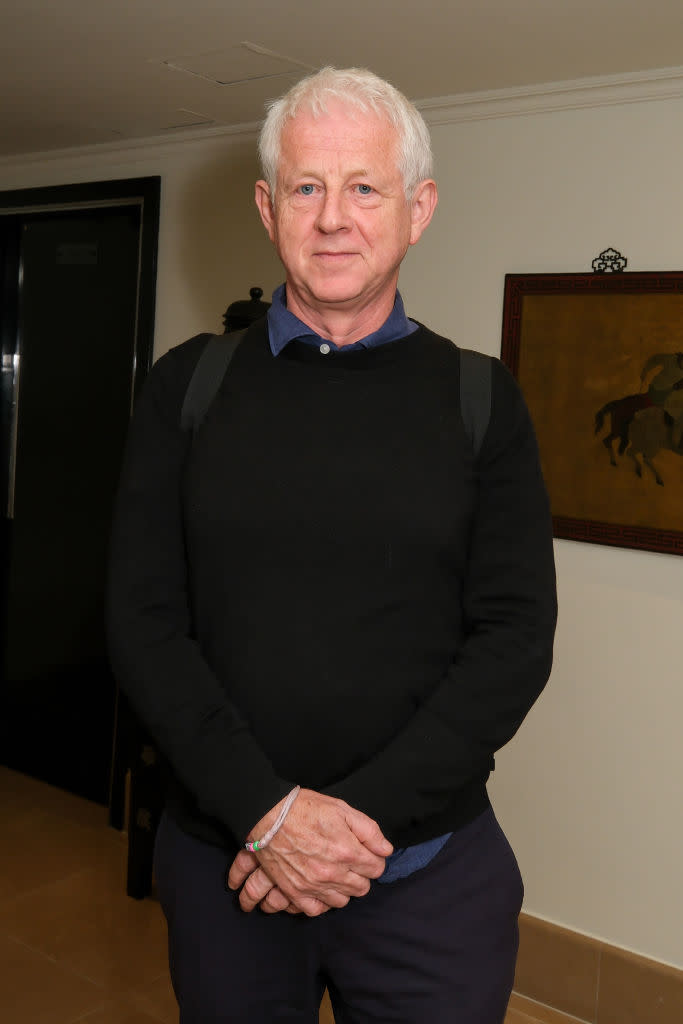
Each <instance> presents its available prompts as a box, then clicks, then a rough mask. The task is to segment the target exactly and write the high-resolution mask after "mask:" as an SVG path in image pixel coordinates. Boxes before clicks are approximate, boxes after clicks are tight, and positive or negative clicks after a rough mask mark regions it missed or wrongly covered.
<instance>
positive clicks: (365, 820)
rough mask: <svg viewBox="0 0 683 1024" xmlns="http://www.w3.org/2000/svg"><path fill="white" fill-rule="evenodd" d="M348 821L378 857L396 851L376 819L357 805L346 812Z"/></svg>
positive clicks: (360, 840)
mask: <svg viewBox="0 0 683 1024" xmlns="http://www.w3.org/2000/svg"><path fill="white" fill-rule="evenodd" d="M346 823H347V825H348V826H349V828H350V829H351V831H352V832H353V834H354V835H355V837H356V839H358V841H359V842H361V843H362V844H363V846H365V847H366V849H368V850H370V852H371V853H374V854H376V855H377V856H378V857H388V856H389V855H390V854H392V853H393V852H394V847H393V846H392V845H391V843H390V842H389V840H388V839H386V838H385V836H384V835H383V834H382V830H381V828H380V827H379V825H378V824H377V822H376V821H373V819H372V818H369V817H368V816H367V814H363V812H362V811H357V810H356V809H355V807H349V808H348V812H347V814H346Z"/></svg>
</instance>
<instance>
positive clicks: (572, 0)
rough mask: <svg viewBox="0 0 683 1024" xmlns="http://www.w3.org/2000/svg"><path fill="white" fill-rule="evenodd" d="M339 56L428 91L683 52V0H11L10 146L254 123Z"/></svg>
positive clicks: (1, 35)
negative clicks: (312, 71) (271, 103)
mask: <svg viewBox="0 0 683 1024" xmlns="http://www.w3.org/2000/svg"><path fill="white" fill-rule="evenodd" d="M245 42H247V43H249V44H250V46H249V47H245V46H244V45H243V44H244V43H245ZM263 51H265V52H263ZM323 64H334V65H336V66H338V67H346V66H350V65H356V66H364V67H370V68H372V69H373V70H374V71H376V72H378V73H379V74H381V75H383V76H384V77H386V78H388V79H389V80H390V81H393V82H394V83H395V84H396V85H397V86H398V87H399V88H400V89H402V90H403V91H404V92H405V93H406V94H407V95H408V96H410V97H411V98H412V99H415V100H420V99H426V98H428V97H434V96H453V95H457V94H461V93H470V92H475V91H479V90H492V89H505V88H512V87H518V86H524V85H534V84H538V83H545V82H555V81H564V80H572V79H578V78H583V77H587V76H591V77H592V76H603V75H615V74H627V73H629V72H636V71H646V70H650V69H655V68H666V67H675V66H680V65H681V64H683V0H315V2H314V3H307V2H306V0H299V2H293V0H246V2H244V3H241V4H237V3H236V2H235V0H111V2H109V3H106V4H105V3H104V2H103V0H2V6H1V8H0V97H2V99H1V100H0V154H5V155H9V154H15V153H25V152H31V151H41V150H49V149H56V148H63V147H68V146H79V145H85V144H89V143H100V142H109V143H111V142H115V141H117V140H119V141H123V140H124V139H132V138H140V137H144V136H157V135H164V134H168V135H174V134H177V133H178V132H182V131H183V130H185V129H186V128H187V127H188V126H192V125H194V126H197V125H202V124H207V123H208V124H215V125H237V124H243V123H251V122H254V121H258V120H259V119H260V118H261V117H262V114H263V104H264V102H265V101H266V100H267V99H268V98H271V97H274V96H277V95H279V94H280V93H281V92H283V91H284V90H285V89H286V88H287V87H288V85H289V84H290V83H291V82H293V81H295V80H296V79H297V78H298V77H300V75H301V74H302V73H305V71H306V69H307V68H309V67H310V68H313V67H320V66H322V65H323Z"/></svg>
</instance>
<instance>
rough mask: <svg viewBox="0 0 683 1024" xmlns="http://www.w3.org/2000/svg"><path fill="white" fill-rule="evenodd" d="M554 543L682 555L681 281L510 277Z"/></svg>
mask: <svg viewBox="0 0 683 1024" xmlns="http://www.w3.org/2000/svg"><path fill="white" fill-rule="evenodd" d="M501 357H502V360H503V362H504V363H505V364H506V365H507V366H508V367H509V369H510V370H511V371H512V373H513V374H514V376H515V377H516V378H517V380H518V381H519V383H520V386H521V388H522V391H523V393H524V396H525V398H526V401H527V403H528V406H529V410H530V412H531V416H532V419H533V421H534V426H535V428H536V434H537V437H538V443H539V448H540V452H541V462H542V465H543V473H544V476H545V480H546V484H547V487H548V491H549V494H550V502H551V508H552V513H553V525H554V532H555V536H556V537H567V538H570V539H572V540H582V541H591V542H594V543H598V544H615V545H619V546H621V547H629V548H644V549H647V550H650V551H663V552H669V553H672V554H679V555H683V272H678V271H676V272H662V273H652V272H648V273H633V272H630V273H608V274H603V273H597V274H508V275H506V278H505V301H504V309H503V337H502V347H501Z"/></svg>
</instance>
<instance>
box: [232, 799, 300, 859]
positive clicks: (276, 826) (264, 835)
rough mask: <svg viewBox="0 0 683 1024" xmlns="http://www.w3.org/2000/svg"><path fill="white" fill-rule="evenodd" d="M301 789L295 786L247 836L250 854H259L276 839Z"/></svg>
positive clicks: (246, 846)
mask: <svg viewBox="0 0 683 1024" xmlns="http://www.w3.org/2000/svg"><path fill="white" fill-rule="evenodd" d="M300 789H301V787H300V786H295V787H294V789H293V790H292V791H291V792H290V793H288V794H287V796H286V797H285V798H284V799H283V800H281V801H280V803H279V804H276V805H275V807H273V808H272V810H271V811H270V812H269V813H268V814H266V815H265V816H264V817H263V818H261V821H259V822H258V823H257V824H256V825H255V826H254V828H253V829H252V830H251V832H249V834H248V835H247V841H246V842H245V844H244V848H245V849H246V850H248V851H249V853H258V852H259V850H263V849H265V847H266V846H267V845H268V843H269V842H270V841H271V839H274V838H275V836H276V835H277V833H278V832H279V830H280V828H281V827H282V825H283V824H284V821H285V818H286V817H287V815H288V814H289V812H290V810H291V807H292V804H293V803H294V801H295V800H296V798H297V796H298V795H299V791H300Z"/></svg>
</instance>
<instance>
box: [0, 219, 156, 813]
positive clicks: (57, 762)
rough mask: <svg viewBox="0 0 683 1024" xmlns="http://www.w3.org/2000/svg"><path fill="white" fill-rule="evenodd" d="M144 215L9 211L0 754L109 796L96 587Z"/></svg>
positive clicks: (128, 361) (123, 421) (123, 405)
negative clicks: (10, 333) (11, 334)
mask: <svg viewBox="0 0 683 1024" xmlns="http://www.w3.org/2000/svg"><path fill="white" fill-rule="evenodd" d="M140 227H141V208H140V206H139V205H135V204H133V205H130V206H126V205H118V206H112V207H108V208H101V209H100V208H96V209H84V210H71V211H61V212H40V213H20V214H17V215H14V216H10V217H3V218H0V231H2V233H3V235H4V244H3V246H2V251H3V252H4V254H5V266H4V286H3V299H4V302H3V311H2V312H3V324H4V326H5V338H4V340H3V364H4V366H3V368H4V370H5V371H6V373H5V375H4V376H5V378H6V380H5V386H4V389H3V394H4V397H5V410H4V423H5V426H6V428H7V430H6V444H5V462H6V465H7V471H8V485H7V515H6V517H5V520H4V538H3V541H4V543H3V548H4V559H3V562H4V574H3V575H4V579H3V591H4V602H3V615H2V622H1V624H0V626H1V630H2V639H3V643H2V668H3V677H4V678H3V686H2V693H1V696H0V702H1V717H0V730H1V732H0V743H1V745H0V759H1V760H2V761H3V762H4V763H5V764H6V765H8V766H9V767H11V768H15V769H17V770H20V771H23V772H26V773H28V774H31V775H35V776H37V777H39V778H42V779H44V780H46V781H47V782H50V783H53V784H55V785H57V786H60V787H63V788H65V789H69V790H71V791H73V792H75V793H79V794H81V795H83V796H86V797H88V798H90V799H94V800H97V801H99V802H101V803H106V802H107V800H108V793H109V773H110V765H111V754H112V734H113V723H114V707H115V696H116V694H115V684H114V681H113V679H112V676H111V673H110V671H109V667H108V664H107V658H106V651H105V638H104V626H103V595H104V581H105V566H106V558H107V545H108V537H109V523H110V518H111V507H112V501H113V496H114V492H115V489H116V484H117V480H118V474H119V468H120V462H121V456H122V450H123V445H124V441H125V436H126V431H127V425H128V420H129V416H130V409H131V400H132V387H133V376H134V372H135V355H136V347H135V341H136V315H137V310H138V290H139V251H140ZM8 323H9V324H13V325H14V326H15V328H16V338H15V342H14V346H13V349H14V350H13V351H8V349H9V348H10V340H11V339H10V340H8V338H7V329H6V328H7V324H8ZM10 376H11V378H12V384H13V394H14V402H15V405H14V407H13V408H10V409H9V411H8V406H11V400H10V398H9V391H10V389H9V385H8V380H7V378H9V377H10ZM7 439H9V440H7Z"/></svg>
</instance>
